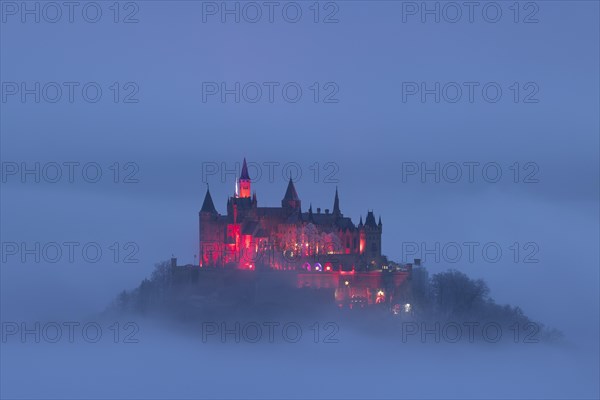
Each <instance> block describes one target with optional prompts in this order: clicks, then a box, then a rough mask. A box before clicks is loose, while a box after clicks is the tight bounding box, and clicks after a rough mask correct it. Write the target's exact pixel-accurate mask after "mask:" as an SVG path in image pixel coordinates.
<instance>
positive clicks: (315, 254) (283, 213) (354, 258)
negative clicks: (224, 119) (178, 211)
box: [199, 159, 388, 272]
mask: <svg viewBox="0 0 600 400" xmlns="http://www.w3.org/2000/svg"><path fill="white" fill-rule="evenodd" d="M199 214H200V216H199V219H200V226H199V228H200V253H199V254H200V260H199V264H200V267H229V268H238V269H255V268H270V269H277V270H303V271H311V270H313V271H323V272H326V271H373V270H378V269H381V268H387V264H388V262H387V259H386V257H385V256H382V254H381V233H382V223H381V217H380V218H379V222H375V216H374V215H373V212H372V211H369V212H368V213H367V216H366V219H365V223H364V224H363V220H362V217H361V218H360V222H359V223H358V225H355V224H354V223H353V222H352V220H351V219H350V218H348V217H345V216H344V215H343V214H342V212H341V210H340V199H339V196H338V191H337V188H336V191H335V197H334V200H333V209H332V211H331V212H330V211H329V209H326V210H325V212H324V213H321V209H320V208H317V211H316V212H313V209H312V205H311V206H310V207H309V208H308V211H306V212H302V208H301V201H300V198H299V197H298V193H297V192H296V188H295V187H294V183H293V182H292V180H291V179H290V181H289V183H288V186H287V190H286V192H285V195H284V196H283V199H282V200H281V207H259V206H258V202H257V200H256V193H252V192H251V182H250V176H249V175H248V167H247V165H246V160H245V159H244V162H243V165H242V170H241V175H240V177H239V183H238V182H236V187H235V192H234V195H233V196H232V197H230V198H229V199H228V200H227V214H226V215H221V214H219V213H218V212H217V209H216V208H215V205H214V202H213V200H212V197H211V195H210V191H209V190H208V189H207V190H206V196H205V198H204V203H203V204H202V209H201V210H200V213H199Z"/></svg>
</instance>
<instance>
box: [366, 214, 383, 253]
mask: <svg viewBox="0 0 600 400" xmlns="http://www.w3.org/2000/svg"><path fill="white" fill-rule="evenodd" d="M382 227H383V225H381V218H379V225H378V224H377V223H376V222H375V215H374V214H373V211H369V212H367V219H366V220H365V225H364V226H363V227H362V231H361V239H363V238H364V247H363V249H362V251H361V254H363V255H365V256H366V260H367V262H369V263H371V262H372V261H375V262H377V261H378V260H379V258H380V257H381V232H382V230H383V229H382Z"/></svg>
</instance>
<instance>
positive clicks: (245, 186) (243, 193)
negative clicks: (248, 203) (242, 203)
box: [239, 158, 250, 199]
mask: <svg viewBox="0 0 600 400" xmlns="http://www.w3.org/2000/svg"><path fill="white" fill-rule="evenodd" d="M239 181H240V189H239V190H240V192H239V197H241V198H242V199H248V198H250V175H248V165H247V164H246V158H244V162H243V164H242V173H241V174H240V179H239Z"/></svg>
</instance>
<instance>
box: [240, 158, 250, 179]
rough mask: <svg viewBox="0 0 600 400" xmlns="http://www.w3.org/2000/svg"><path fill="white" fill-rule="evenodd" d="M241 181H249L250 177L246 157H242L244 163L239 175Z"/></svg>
mask: <svg viewBox="0 0 600 400" xmlns="http://www.w3.org/2000/svg"><path fill="white" fill-rule="evenodd" d="M241 179H248V180H250V175H248V165H247V164H246V157H244V163H243V164H242V174H241V175H240V180H241Z"/></svg>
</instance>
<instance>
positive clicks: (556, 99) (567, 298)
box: [0, 1, 600, 394]
mask: <svg viewBox="0 0 600 400" xmlns="http://www.w3.org/2000/svg"><path fill="white" fill-rule="evenodd" d="M461 3H462V2H458V3H453V4H461ZM20 4H21V3H20V2H18V3H14V4H13V2H4V1H3V2H2V21H1V31H0V48H1V57H0V71H1V81H2V99H1V103H0V105H1V107H2V111H1V118H0V129H1V149H0V156H1V159H2V163H3V164H2V165H3V168H2V173H3V175H2V191H1V194H0V199H1V215H2V226H1V228H0V233H1V235H2V242H3V243H6V242H15V243H27V245H29V246H34V245H35V243H40V244H41V246H43V245H44V244H47V243H50V242H52V243H53V242H57V243H63V242H78V243H80V244H81V245H83V244H85V243H90V242H93V243H98V244H99V246H100V247H101V248H102V250H103V255H102V258H101V260H100V261H99V262H97V263H90V262H86V261H85V260H84V259H83V257H82V256H81V252H77V251H76V253H75V260H76V262H74V263H69V262H68V260H67V256H66V255H64V254H63V256H62V257H61V258H60V259H59V261H58V262H56V263H49V262H45V261H44V260H43V259H42V261H41V262H39V263H36V262H33V261H32V260H33V256H30V257H28V258H26V259H25V261H24V262H23V261H22V260H21V259H20V257H19V256H20V253H19V255H6V254H5V253H3V257H6V259H4V258H3V260H2V270H1V271H0V274H1V285H0V288H1V300H2V304H1V311H2V314H3V320H4V319H6V318H17V319H18V318H21V319H22V318H46V317H47V316H49V315H52V316H56V317H57V318H59V317H60V318H65V315H69V313H88V312H94V311H98V310H101V309H102V308H103V307H104V306H105V305H106V304H107V303H108V302H109V301H110V300H111V299H112V297H113V296H114V295H115V293H117V292H118V291H120V290H122V289H124V288H125V289H128V288H132V287H134V286H136V285H137V284H138V283H139V281H140V280H141V279H143V278H144V277H145V276H147V275H148V273H149V272H150V271H151V269H152V264H153V263H155V262H158V261H161V260H164V259H167V258H169V257H170V256H171V254H174V255H176V256H177V257H178V258H179V260H180V262H181V263H189V262H192V261H193V257H194V254H197V248H196V246H197V236H198V220H197V219H198V211H199V209H200V206H201V204H202V200H203V198H204V193H205V191H206V182H208V183H209V184H210V189H211V192H212V196H213V199H214V201H215V205H216V207H217V209H218V210H219V211H220V212H222V213H223V212H225V204H226V199H227V196H230V195H231V194H232V193H233V188H234V175H233V174H231V173H230V174H224V176H222V175H221V173H222V172H223V169H228V170H233V169H234V168H239V166H240V163H241V161H242V159H243V157H246V158H247V160H248V161H249V162H251V163H256V164H254V165H260V166H261V168H262V169H261V171H262V176H261V179H258V181H257V182H255V183H253V190H255V191H256V192H257V196H258V202H259V205H263V206H264V205H271V206H276V205H279V204H280V201H281V198H282V197H283V194H284V192H285V188H286V182H287V176H286V174H285V172H286V170H284V166H286V165H288V166H289V165H293V166H295V167H294V168H296V169H297V167H299V169H300V170H301V172H302V176H301V177H298V179H297V181H296V189H297V191H298V194H299V196H300V198H301V200H302V208H303V209H306V208H307V207H308V205H309V204H310V203H312V205H313V208H314V209H316V207H320V208H322V209H323V210H324V209H325V208H332V206H333V196H334V192H335V188H336V186H337V187H338V190H339V193H340V203H341V209H342V212H343V213H344V214H345V215H348V216H351V217H352V218H353V219H354V220H355V222H356V223H357V222H358V218H359V217H360V216H361V215H362V216H363V218H364V216H365V215H366V212H367V210H370V209H373V210H374V212H375V215H376V216H377V217H378V216H380V215H381V217H382V220H383V229H384V233H383V252H384V254H387V255H388V256H389V257H390V258H391V259H394V260H397V261H404V262H406V261H411V260H412V258H418V257H419V256H420V257H421V258H424V259H425V266H426V267H428V269H429V270H430V272H431V273H435V272H438V271H441V270H444V269H446V268H450V267H451V268H457V269H459V270H461V271H464V272H466V273H468V274H469V275H470V276H473V277H483V278H486V280H487V281H488V283H489V286H490V288H491V289H492V296H493V297H494V298H496V299H497V300H498V301H499V302H502V303H511V304H516V305H520V306H521V307H522V308H523V309H524V310H525V311H526V313H528V314H529V315H531V316H532V317H533V318H534V319H539V320H542V321H544V322H546V323H548V324H549V325H553V326H556V327H558V328H560V329H562V330H564V331H565V332H566V333H567V334H571V335H573V337H576V338H578V339H577V340H579V339H580V340H581V341H582V343H583V342H584V341H585V343H587V342H588V341H589V342H590V343H593V342H594V340H593V339H594V338H596V341H595V344H591V346H596V347H595V349H596V353H597V346H598V345H597V337H598V334H599V331H598V314H599V312H600V308H599V305H598V292H599V283H598V277H599V276H598V265H599V262H600V259H599V252H598V242H599V240H600V237H599V231H598V219H599V213H598V211H599V210H598V204H599V181H600V176H599V169H598V162H599V153H598V152H599V136H598V133H599V130H600V126H599V118H598V109H599V107H600V104H599V85H600V80H599V76H600V74H599V68H600V65H599V36H598V32H599V18H598V16H599V6H598V3H597V2H593V1H573V2H571V1H569V2H567V1H538V2H529V3H527V2H521V3H519V6H518V7H517V9H515V8H514V5H513V2H504V1H502V2H496V3H493V5H492V6H488V7H487V8H486V12H487V14H482V12H483V11H482V10H483V8H484V7H483V5H485V4H488V5H489V3H487V2H482V3H481V6H478V7H476V8H475V9H474V10H473V21H472V22H469V10H468V8H466V7H461V13H462V14H461V17H460V18H458V17H457V19H458V21H457V22H456V23H452V22H450V21H449V20H450V19H453V18H455V15H456V14H455V12H456V9H455V8H454V9H453V8H452V7H446V6H443V4H444V2H441V3H438V4H440V5H439V7H440V21H439V22H436V21H435V16H432V15H429V14H424V16H423V17H425V18H426V19H425V22H423V21H422V20H421V18H422V15H421V11H423V10H421V7H423V6H422V4H425V3H421V2H394V1H369V2H367V1H337V2H320V3H317V7H315V4H314V2H312V1H299V2H295V3H290V2H281V5H280V6H277V7H276V8H275V9H274V11H273V13H274V14H273V22H269V16H268V8H266V7H265V6H264V5H263V6H262V7H261V10H262V13H263V14H262V15H261V17H260V18H258V21H257V22H255V23H252V22H248V21H247V20H249V19H253V18H255V16H256V14H255V11H256V10H255V9H252V8H251V7H246V6H245V4H246V3H244V2H239V3H237V4H238V6H239V7H240V13H241V14H240V21H239V22H235V15H229V14H226V13H225V15H224V17H226V20H225V22H222V21H221V17H222V15H221V12H222V11H224V10H222V9H221V8H222V7H229V8H231V9H233V8H234V7H235V5H236V2H227V5H226V6H224V5H223V4H224V3H222V2H201V1H172V2H171V1H169V2H167V1H138V2H130V3H126V2H122V3H120V6H119V7H120V8H119V10H118V11H119V13H118V16H116V15H115V9H114V6H111V4H112V2H104V1H100V2H96V3H94V4H96V5H97V7H98V8H99V9H100V10H101V13H102V14H101V16H100V17H99V21H98V22H96V23H91V22H88V21H86V19H85V18H84V16H83V15H82V7H83V6H81V7H79V8H76V9H75V10H74V11H73V13H74V14H73V22H69V20H68V10H67V9H66V8H63V9H62V10H61V12H62V16H61V17H60V18H58V17H57V19H58V21H57V22H56V23H51V22H49V21H48V20H49V19H53V18H55V16H56V14H55V12H56V10H54V9H50V8H48V9H41V10H40V21H39V22H35V21H34V17H35V15H33V16H32V15H27V14H25V15H22V13H23V10H22V9H21V5H20ZM27 4H28V5H29V6H30V7H34V2H29V3H27ZM81 4H82V5H83V4H85V3H81ZM253 4H259V6H260V4H262V2H258V3H253ZM286 4H287V7H288V8H286V10H287V11H286V12H287V13H286V14H285V16H284V15H283V14H282V12H283V11H282V9H283V5H286ZM426 4H427V7H430V8H432V9H433V8H434V7H435V4H436V3H435V2H427V3H426ZM15 7H16V9H15ZM39 7H42V6H41V5H40V6H39ZM111 7H113V8H111ZM215 7H216V8H215ZM415 7H416V8H415ZM298 9H299V10H301V12H302V14H301V17H299V21H298V22H296V23H292V22H289V21H290V20H291V19H294V18H295V15H296V14H295V12H296V11H297V10H298ZM86 10H87V14H85V15H86V18H88V19H90V18H91V19H93V17H94V15H95V10H96V8H92V9H86ZM316 10H318V15H317V14H316V12H317V11H316ZM497 10H500V12H501V14H500V16H499V17H498V19H499V20H498V21H497V22H495V23H492V22H491V20H493V19H494V18H496V17H495V15H496V14H495V12H496V11H497ZM213 12H216V14H213ZM15 13H16V14H15ZM415 13H416V14H415ZM90 15H91V16H92V17H90ZM22 17H23V18H25V22H22V20H21V18H22ZM115 18H117V20H118V22H117V23H115V22H114V19H115ZM315 18H317V21H318V22H316V23H315ZM131 19H137V22H135V23H124V20H131ZM515 19H516V20H517V21H518V22H515ZM334 20H337V22H334V23H325V21H329V22H333V21H334ZM526 21H527V22H529V23H525V22H526ZM535 21H537V22H535ZM36 82H37V83H39V90H37V95H39V97H40V98H39V102H36V93H35V92H36V90H35V88H36V86H35V85H36ZM68 82H72V83H68ZM90 82H91V84H90ZM23 83H24V84H25V86H23ZM236 83H239V91H238V92H237V94H236V93H235V88H236ZM223 85H224V86H223ZM423 85H424V86H423ZM436 85H439V86H436ZM57 87H60V88H61V95H60V96H59V98H58V99H57V92H56V88H57ZM69 87H72V88H73V92H72V93H73V100H72V101H70V99H69V89H68V88H69ZM84 87H86V88H87V89H86V91H83V88H84ZM97 87H100V88H101V90H102V95H101V96H100V97H99V99H98V101H97V102H92V101H91V100H90V99H91V98H93V97H95V96H96V95H95V93H96V92H95V90H96V88H97ZM436 87H437V88H439V89H438V90H437V92H436ZM257 88H260V90H261V93H260V97H257V96H258V92H257ZM284 88H285V89H284ZM298 88H300V89H301V95H300V96H299V97H298V98H297V99H296V97H297V95H298V92H297V89H298ZM457 88H459V89H460V91H461V92H460V93H458V92H457ZM484 88H485V89H484ZM497 88H500V90H501V94H498V92H497ZM24 89H29V90H33V92H31V93H29V94H24V93H23V90H24ZM223 89H225V90H229V92H226V93H225V94H223V93H222V91H223ZM271 89H272V92H270V90H271ZM470 90H472V92H470ZM232 91H233V92H232ZM423 91H425V94H423ZM270 94H271V95H272V96H273V97H272V98H270V97H269V95H270ZM470 95H472V98H470ZM86 96H88V97H87V100H86ZM236 96H239V102H236ZM436 96H439V101H437V102H436ZM54 99H57V101H56V102H53V101H54ZM115 99H116V100H117V101H116V102H115ZM296 100H297V101H296ZM315 100H316V101H315ZM36 162H38V163H40V170H41V169H42V168H43V167H44V166H46V169H45V170H44V171H42V172H40V174H41V179H40V180H41V182H39V183H37V182H35V176H34V174H28V175H27V174H26V175H25V176H24V177H22V176H21V172H22V171H21V170H22V169H23V167H24V166H26V167H27V168H30V169H32V168H34V167H35V163H36ZM70 162H78V163H79V164H78V165H75V164H71V165H73V168H74V171H75V172H74V178H73V182H69V179H68V172H69V168H68V167H66V166H65V165H64V163H70ZM23 163H24V164H23ZM53 163H58V164H59V165H62V170H61V172H62V178H60V179H58V182H57V183H51V182H48V181H49V180H52V177H53V176H54V172H53V171H54V170H53V167H54V165H55V164H53ZM86 163H92V164H93V165H92V169H91V171H92V172H90V170H87V171H88V173H89V174H91V175H92V178H93V175H94V174H93V171H95V170H96V169H94V168H93V167H94V166H100V170H101V173H102V177H101V178H100V179H99V182H97V183H91V182H87V181H86V179H88V180H93V179H90V175H86V176H85V178H86V179H84V177H83V176H82V172H81V171H82V170H81V166H83V165H84V164H86ZM115 163H117V164H115ZM236 163H237V164H236ZM272 163H279V164H272ZM436 163H437V164H436ZM268 165H273V168H274V172H275V175H274V179H273V180H272V181H269V179H268V171H269V170H268V168H269V167H268ZM436 165H439V171H440V179H439V182H436V178H435V174H434V173H429V174H425V175H424V176H421V174H420V173H421V171H422V169H423V168H427V169H429V170H432V169H433V170H435V167H436ZM456 165H459V166H461V173H462V176H461V178H459V179H457V180H458V182H453V181H454V180H455V179H454V176H455V171H456V168H455V167H456ZM468 165H471V166H472V168H473V171H474V175H473V179H472V182H470V180H469V171H470V169H469V168H470V167H468ZM484 165H489V167H490V168H492V169H489V168H488V169H487V170H486V172H485V173H483V172H482V169H483V168H482V166H484ZM15 166H16V168H18V171H17V172H16V173H15V174H13V172H11V171H13V170H11V168H14V167H15ZM214 166H217V168H218V172H217V173H216V174H210V175H208V176H203V168H204V170H205V171H206V168H210V167H214ZM415 168H417V170H416V171H415ZM498 169H499V170H500V172H501V174H502V175H501V177H499V178H498V182H491V181H494V180H496V178H495V176H496V172H495V171H498ZM115 171H119V174H118V176H116V177H115ZM317 171H318V173H317ZM250 172H251V175H253V174H254V173H255V169H254V168H251V171H250ZM48 177H50V179H45V178H48ZM115 179H116V180H117V181H118V182H119V183H115V182H114V180H115ZM128 180H138V182H137V183H128V182H126V181H128ZM515 181H517V182H515ZM114 242H117V243H118V246H117V247H119V248H120V253H119V254H118V255H117V259H118V261H119V262H117V263H115V262H113V256H114V255H115V254H114V252H113V250H112V249H111V247H110V246H111V245H112V244H113V243H114ZM464 242H476V243H478V245H477V246H478V247H477V250H476V252H475V255H474V261H473V262H470V261H469V260H468V257H467V255H466V254H465V253H463V254H462V256H461V257H459V260H458V262H450V261H449V259H450V258H452V256H449V255H448V254H446V255H445V256H444V255H443V254H442V255H441V256H440V260H439V261H437V260H435V257H434V256H428V257H429V258H427V257H425V255H424V254H417V255H413V254H412V253H411V254H407V251H406V249H407V246H411V245H412V244H415V243H416V244H417V245H418V246H422V245H423V244H424V246H425V248H435V246H436V244H439V246H440V248H443V247H444V246H446V248H448V244H449V243H459V244H461V243H464ZM127 243H130V244H131V243H134V247H130V248H128V249H124V248H123V246H124V245H125V244H127ZM488 243H493V244H494V246H497V247H499V248H501V250H502V257H501V258H500V259H499V261H497V262H490V261H489V259H486V258H485V257H484V256H483V255H482V253H481V248H482V247H483V246H484V245H485V244H488ZM515 243H517V245H516V248H518V249H519V250H518V253H515V251H516V250H515V247H514V246H515ZM524 246H529V247H526V248H524ZM132 248H133V249H135V250H136V254H135V258H136V259H137V260H139V262H137V263H132V264H131V263H124V262H122V260H123V257H124V256H125V255H126V254H128V252H129V250H131V249H132ZM463 248H464V247H463ZM4 250H5V248H3V252H4ZM440 252H441V250H440ZM440 252H438V254H440ZM531 252H533V253H535V254H533V255H532V253H531ZM527 255H530V256H532V257H533V258H534V259H536V260H539V262H536V263H530V262H524V260H525V259H526V256H527ZM42 258H43V257H42ZM74 297H75V298H77V301H75V302H74V301H73V300H72V299H73V298H74ZM596 368H597V366H596ZM590 387H591V386H590ZM595 390H596V392H595V393H596V394H597V393H598V391H597V390H598V386H597V383H596V386H595Z"/></svg>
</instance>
